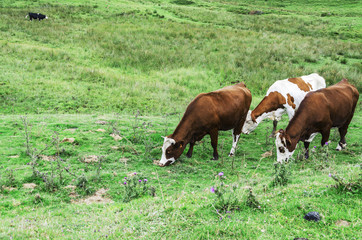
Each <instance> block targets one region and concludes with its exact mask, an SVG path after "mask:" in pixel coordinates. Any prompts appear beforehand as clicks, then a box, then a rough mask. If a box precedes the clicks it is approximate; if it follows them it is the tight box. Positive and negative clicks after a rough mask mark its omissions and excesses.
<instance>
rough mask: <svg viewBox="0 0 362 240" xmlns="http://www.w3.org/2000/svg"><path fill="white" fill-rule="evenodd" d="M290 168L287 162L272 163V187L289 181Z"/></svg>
mask: <svg viewBox="0 0 362 240" xmlns="http://www.w3.org/2000/svg"><path fill="white" fill-rule="evenodd" d="M290 174H291V173H290V169H289V167H288V166H287V164H280V163H275V164H274V179H273V181H272V183H271V185H272V186H273V187H275V186H285V185H287V184H288V183H289V181H290V180H289V177H290Z"/></svg>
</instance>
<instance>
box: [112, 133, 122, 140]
mask: <svg viewBox="0 0 362 240" xmlns="http://www.w3.org/2000/svg"><path fill="white" fill-rule="evenodd" d="M109 136H111V137H112V138H113V139H114V141H119V140H122V137H121V136H119V135H118V134H114V133H111V134H110V135H109Z"/></svg>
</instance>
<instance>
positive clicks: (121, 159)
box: [119, 157, 129, 163]
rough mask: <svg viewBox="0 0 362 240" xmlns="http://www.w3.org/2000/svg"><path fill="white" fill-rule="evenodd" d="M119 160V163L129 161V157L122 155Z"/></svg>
mask: <svg viewBox="0 0 362 240" xmlns="http://www.w3.org/2000/svg"><path fill="white" fill-rule="evenodd" d="M119 161H120V162H121V163H127V162H128V161H129V159H128V158H125V157H123V158H120V159H119Z"/></svg>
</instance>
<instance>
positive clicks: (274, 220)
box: [0, 114, 361, 239]
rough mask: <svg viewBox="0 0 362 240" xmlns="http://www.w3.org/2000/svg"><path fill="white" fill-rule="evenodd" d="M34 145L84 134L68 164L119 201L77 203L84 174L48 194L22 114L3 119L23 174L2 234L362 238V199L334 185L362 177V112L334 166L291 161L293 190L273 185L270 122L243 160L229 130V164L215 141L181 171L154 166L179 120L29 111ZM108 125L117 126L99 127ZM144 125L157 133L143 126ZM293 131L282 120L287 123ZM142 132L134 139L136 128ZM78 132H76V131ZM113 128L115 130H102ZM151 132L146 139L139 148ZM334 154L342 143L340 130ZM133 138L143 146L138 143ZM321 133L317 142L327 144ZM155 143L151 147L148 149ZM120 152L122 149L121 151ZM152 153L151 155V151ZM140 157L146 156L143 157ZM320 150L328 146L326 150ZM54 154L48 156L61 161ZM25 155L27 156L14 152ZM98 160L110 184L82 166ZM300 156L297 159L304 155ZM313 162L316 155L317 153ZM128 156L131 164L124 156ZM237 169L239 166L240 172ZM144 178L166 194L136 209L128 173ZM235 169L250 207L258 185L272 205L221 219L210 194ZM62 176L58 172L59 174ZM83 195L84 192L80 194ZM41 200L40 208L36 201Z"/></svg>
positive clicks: (5, 139) (224, 135) (7, 196)
mask: <svg viewBox="0 0 362 240" xmlns="http://www.w3.org/2000/svg"><path fill="white" fill-rule="evenodd" d="M28 120H29V122H30V128H31V133H32V137H31V144H32V146H33V147H35V148H38V149H42V148H43V147H44V145H45V144H50V142H51V139H52V134H53V133H54V132H53V131H57V132H58V133H59V138H60V139H63V138H64V137H74V138H75V139H76V142H75V143H74V144H69V143H60V152H61V153H60V157H61V158H62V159H64V162H63V163H62V164H63V166H65V167H66V166H70V169H71V171H72V172H73V173H75V174H76V175H78V176H81V175H83V174H84V175H85V176H86V177H87V178H88V179H89V185H90V187H91V189H92V191H93V192H94V191H95V190H97V189H99V188H101V187H104V188H107V189H109V192H108V193H107V196H108V197H110V198H111V199H113V200H114V201H115V203H113V204H110V205H105V206H103V205H94V204H93V205H79V204H70V203H69V202H70V200H71V199H72V197H70V196H69V192H70V190H69V189H65V188H64V186H66V185H68V184H72V185H75V184H76V183H77V178H76V177H72V176H70V175H68V174H66V173H65V172H64V173H63V175H64V179H65V180H64V181H65V182H64V183H63V184H62V185H61V186H60V187H59V188H58V189H57V190H56V191H55V192H51V193H49V192H47V191H45V190H44V189H43V187H44V186H45V185H44V183H43V182H42V181H41V179H34V178H32V177H31V167H30V166H28V165H26V163H28V162H29V161H30V159H29V157H27V156H26V154H25V147H24V142H25V138H24V134H23V127H22V123H21V120H20V119H19V118H18V116H13V115H9V116H3V117H1V118H0V121H1V122H0V123H1V125H2V126H3V129H4V131H3V132H1V135H0V136H1V138H0V140H1V141H0V147H1V149H4V150H5V152H4V153H3V154H1V156H0V157H1V159H3V160H4V161H2V166H1V181H5V180H7V179H8V177H7V174H8V171H7V170H6V169H13V170H14V175H15V179H16V186H15V187H16V188H17V189H16V190H13V191H8V190H5V191H4V192H3V193H2V194H1V195H0V196H1V204H0V209H1V211H0V212H1V219H2V225H1V226H0V229H1V231H0V232H1V233H2V235H0V236H1V237H5V238H7V237H9V236H13V237H15V238H24V237H26V238H39V237H41V238H45V237H51V238H53V237H54V238H62V237H67V238H74V237H77V238H78V237H79V238H89V236H92V238H93V237H94V238H96V237H105V236H106V235H108V236H110V237H114V238H118V237H130V238H131V237H132V236H133V237H134V236H140V237H141V238H145V239H149V238H155V239H159V238H170V237H171V238H174V237H175V236H178V237H179V238H181V239H186V238H201V239H207V238H220V237H226V238H242V239H256V238H257V239H290V238H293V237H298V236H299V237H308V238H311V239H327V238H328V239H329V238H333V239H353V238H356V239H358V238H360V237H361V236H359V234H360V233H359V231H358V229H360V228H361V213H360V211H359V210H360V206H361V195H360V194H357V195H351V194H347V193H338V192H337V191H336V190H335V189H333V188H331V187H328V186H331V185H332V184H335V182H334V181H333V180H332V179H331V178H330V177H328V174H329V173H332V174H338V175H340V176H342V177H344V178H346V180H351V179H354V180H356V179H357V178H358V174H360V162H361V151H360V149H361V144H360V140H361V139H360V135H359V134H358V133H359V132H361V126H360V124H359V123H360V122H361V116H360V114H359V115H357V116H355V118H354V119H353V122H352V123H351V126H350V131H349V134H348V135H347V142H348V150H346V151H344V152H335V151H334V150H331V152H330V158H329V162H328V164H327V165H326V164H324V167H323V168H318V167H317V166H318V165H317V164H318V163H320V161H312V160H310V161H307V162H305V161H304V162H297V163H295V164H293V165H291V170H292V178H291V183H290V184H289V185H288V186H286V187H275V188H273V187H271V186H270V183H271V180H272V176H273V161H274V158H275V156H274V155H273V156H272V157H267V158H262V157H261V154H262V153H264V152H265V151H269V150H273V149H274V143H273V141H272V140H271V139H268V140H267V141H266V137H265V136H266V135H268V134H269V132H270V127H271V122H265V123H264V124H262V125H261V126H260V127H259V128H257V130H256V131H255V132H254V133H252V134H251V135H248V136H243V137H242V138H241V141H240V142H239V148H238V150H237V155H236V156H235V158H234V160H233V161H234V163H232V159H230V158H228V157H227V153H228V151H229V150H230V147H231V138H230V132H221V136H220V139H219V151H220V155H221V159H220V161H210V160H208V159H210V158H211V153H212V150H211V146H210V140H209V138H208V137H206V138H205V139H204V140H203V141H202V142H201V143H199V144H198V145H197V146H196V147H195V151H194V156H193V157H192V158H191V159H187V158H185V156H182V157H181V158H180V159H179V160H178V162H177V163H176V164H174V165H172V166H171V167H167V168H159V167H158V166H156V165H153V164H152V161H153V160H154V159H159V158H160V142H161V141H160V139H161V137H160V136H161V135H164V134H165V132H170V131H171V129H172V128H173V127H174V126H175V125H176V124H177V122H178V120H179V117H178V116H171V117H168V118H167V119H166V118H160V117H138V120H137V121H138V122H137V121H136V119H135V116H131V115H130V116H126V115H120V116H119V115H118V116H117V115H98V114H93V115H29V116H28ZM98 120H105V121H108V122H112V124H109V125H99V124H96V123H95V122H96V121H98ZM143 122H146V123H147V125H146V126H148V127H146V128H142V127H141V126H143ZM285 125H286V122H285V121H284V122H282V123H281V124H280V127H283V126H285ZM136 126H138V127H140V128H138V129H137V130H136V134H134V129H135V128H134V127H136ZM74 128H76V130H75V132H74V133H72V131H71V130H69V129H74ZM99 128H103V129H105V130H106V132H104V133H102V132H97V131H96V129H99ZM113 129H116V130H118V131H119V132H120V133H121V136H122V137H123V139H122V140H121V141H119V142H115V141H114V140H113V139H112V138H111V137H110V136H109V134H110V133H112V132H114V130H113ZM139 133H142V134H143V136H146V138H145V139H144V140H142V141H140V142H133V141H132V139H134V136H136V138H138V137H139V136H140V135H139ZM331 140H332V143H331V144H332V149H333V148H334V147H335V145H336V143H337V140H338V138H337V137H336V134H331ZM129 141H132V142H133V143H131V142H129ZM319 141H320V137H318V138H317V139H316V140H315V141H314V142H313V143H312V144H313V145H318V142H319ZM150 143H151V147H150V148H148V146H149V145H150ZM112 146H118V147H120V148H119V149H118V150H113V149H111V147H112ZM147 149H148V150H147ZM135 151H136V152H137V153H138V154H135ZM318 151H319V147H318ZM55 153H56V150H55V149H54V148H50V149H49V150H47V151H46V152H45V153H44V154H46V155H54V154H55ZM16 155H18V157H17V158H12V156H16ZM88 155H98V156H100V155H104V156H106V159H105V162H104V163H103V164H102V170H101V173H100V179H101V181H97V180H96V177H95V176H96V168H97V165H96V164H85V163H82V162H81V161H80V160H81V159H82V158H83V157H85V156H88ZM296 155H297V153H296V154H295V156H296ZM312 156H313V155H312ZM122 158H127V159H128V161H127V164H125V163H122V162H120V159H122ZM39 164H40V165H39V166H38V169H39V170H41V171H43V172H47V171H48V172H50V169H51V165H50V163H49V162H46V161H39ZM232 166H233V167H232ZM135 171H136V172H138V174H142V175H143V176H144V177H146V178H147V179H149V185H150V186H153V187H155V188H156V197H154V198H152V197H143V198H140V199H137V200H133V201H131V202H130V203H123V202H122V198H123V194H124V193H123V181H124V177H125V176H128V175H129V174H132V173H133V172H135ZM220 171H223V172H224V173H225V176H226V177H227V179H226V184H230V185H232V184H238V185H239V192H238V197H239V199H241V201H245V198H246V193H247V188H248V187H249V186H251V187H252V188H253V192H254V194H255V195H256V196H257V199H258V200H259V201H260V203H261V206H262V209H261V210H253V209H250V208H248V207H242V211H240V212H233V213H231V214H225V213H222V217H224V219H223V220H222V221H220V215H218V214H217V213H216V211H215V208H214V207H213V204H214V199H215V196H214V195H213V194H212V193H210V191H209V189H210V187H211V186H213V185H215V182H216V175H217V173H218V172H220ZM55 172H57V171H55ZM27 182H33V183H36V184H38V187H36V188H35V189H34V190H29V189H24V188H22V187H21V186H22V184H23V183H27ZM77 192H78V193H79V194H80V196H79V197H78V198H83V196H84V193H83V192H82V191H80V190H79V189H78V190H77ZM37 194H39V195H40V196H41V201H40V202H39V203H35V202H34V201H35V200H36V195H37ZM309 211H318V212H320V213H321V214H322V215H323V218H322V221H321V222H320V223H310V222H307V221H305V220H303V218H302V217H303V216H304V214H305V213H307V212H309ZM341 219H343V220H346V221H348V222H350V223H351V225H350V226H349V227H340V226H336V225H335V223H336V221H338V220H341Z"/></svg>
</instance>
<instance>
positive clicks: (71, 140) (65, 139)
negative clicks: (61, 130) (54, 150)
mask: <svg viewBox="0 0 362 240" xmlns="http://www.w3.org/2000/svg"><path fill="white" fill-rule="evenodd" d="M74 141H75V139H74V138H64V139H63V140H62V142H69V143H74Z"/></svg>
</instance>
